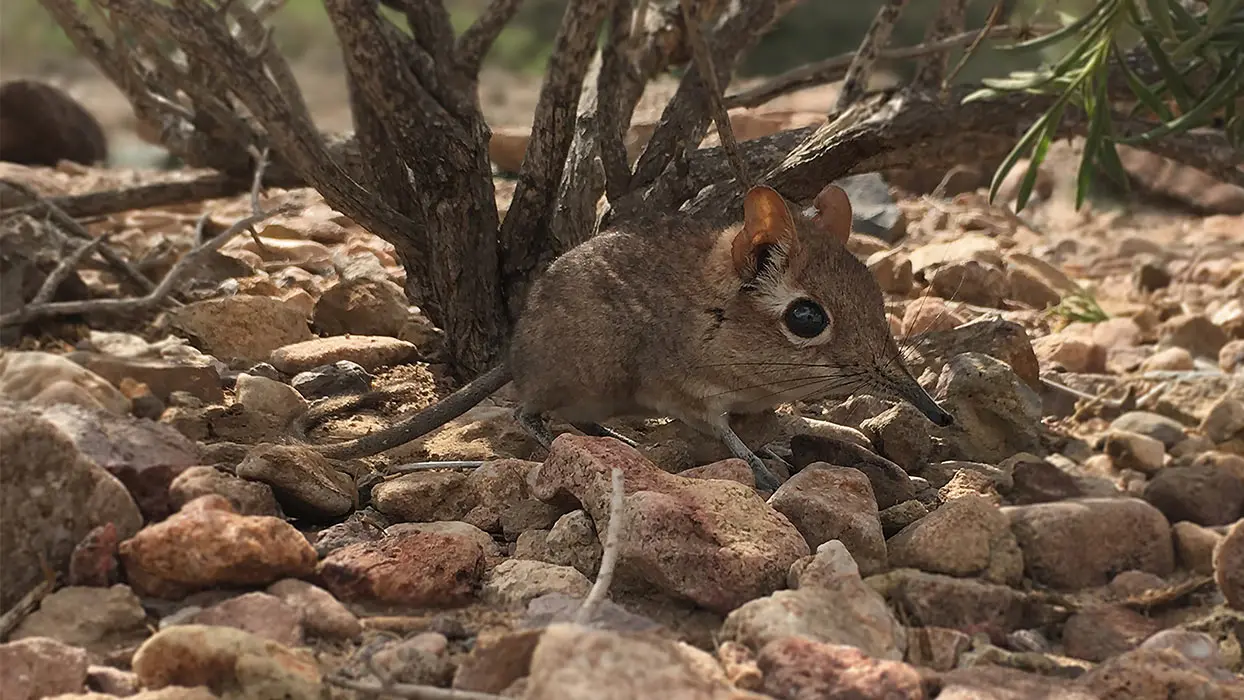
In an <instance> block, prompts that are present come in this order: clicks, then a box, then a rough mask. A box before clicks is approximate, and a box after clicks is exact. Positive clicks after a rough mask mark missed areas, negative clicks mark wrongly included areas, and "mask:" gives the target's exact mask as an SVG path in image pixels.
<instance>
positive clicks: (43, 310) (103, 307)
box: [0, 153, 294, 326]
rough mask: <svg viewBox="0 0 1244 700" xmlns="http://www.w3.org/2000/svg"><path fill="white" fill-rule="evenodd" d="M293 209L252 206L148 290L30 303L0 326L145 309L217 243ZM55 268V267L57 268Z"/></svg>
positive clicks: (259, 174) (258, 182) (258, 172)
mask: <svg viewBox="0 0 1244 700" xmlns="http://www.w3.org/2000/svg"><path fill="white" fill-rule="evenodd" d="M266 163H267V154H266V153H265V154H264V155H263V156H262V157H261V158H260V160H259V166H258V167H257V168H256V169H255V179H254V185H253V187H252V202H254V203H257V202H258V196H259V195H258V190H259V188H260V187H261V186H262V184H263V168H264V165H265V164H266ZM292 209H294V207H293V206H282V207H278V208H276V209H273V210H271V211H260V210H256V211H254V212H253V213H252V214H250V215H249V216H247V217H245V218H242V219H239V220H238V221H235V222H234V223H233V225H231V226H230V227H229V228H227V229H225V231H223V232H222V233H220V234H219V235H217V236H215V237H213V238H211V239H209V240H207V241H203V242H201V243H199V244H198V245H196V247H194V248H193V249H191V250H190V252H188V253H186V254H185V255H184V256H182V258H181V259H180V260H178V261H177V264H175V265H173V269H171V270H169V272H168V274H167V275H165V276H164V279H162V280H160V283H159V284H158V285H156V286H155V288H154V289H152V290H151V292H150V293H149V294H147V295H146V296H143V297H139V298H136V299H133V298H131V299H87V300H83V301H62V302H50V303H30V304H27V305H26V306H24V307H22V308H21V309H19V310H17V311H14V312H11V313H8V314H4V315H3V316H0V326H10V325H14V324H18V323H26V322H28V321H32V320H35V319H39V318H48V317H53V316H69V315H74V314H89V313H101V312H112V313H125V312H131V311H137V310H141V309H146V308H149V307H152V306H155V305H157V304H160V303H161V302H163V301H165V300H166V299H167V298H168V296H169V295H170V294H172V292H173V290H174V289H176V288H177V285H178V284H179V283H180V282H182V281H183V278H185V277H186V276H187V275H188V274H189V273H190V272H191V271H193V270H195V269H196V268H197V267H198V263H199V261H200V260H201V259H202V258H203V257H204V256H206V255H207V254H209V253H212V252H214V251H216V250H218V249H220V247H221V246H223V245H224V244H226V243H228V242H229V241H230V240H231V239H232V238H233V237H234V236H236V235H238V234H239V233H242V232H243V231H247V230H248V229H250V227H251V226H253V225H255V224H257V223H259V222H261V221H264V220H265V219H269V218H272V217H273V216H277V215H279V214H284V213H287V212H289V211H290V210H292ZM207 219H208V214H204V215H203V216H202V217H200V218H199V221H198V224H197V225H196V227H195V240H196V241H201V240H202V236H203V229H204V227H205V226H206V224H207ZM58 269H59V268H58Z"/></svg>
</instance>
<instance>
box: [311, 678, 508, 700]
mask: <svg viewBox="0 0 1244 700" xmlns="http://www.w3.org/2000/svg"><path fill="white" fill-rule="evenodd" d="M324 680H325V681H326V682H328V683H329V684H330V685H335V686H337V687H338V688H346V689H347V690H357V691H359V692H360V693H367V694H370V695H378V696H384V695H389V696H392V697H395V698H408V700H505V698H503V697H502V696H500V695H493V694H492V693H479V692H475V691H473V690H454V689H453V688H438V687H437V686H434V685H413V684H410V683H391V684H389V685H384V684H382V683H381V682H380V681H359V680H354V679H353V678H346V677H345V676H342V675H340V674H332V675H329V676H326V677H325V678H324Z"/></svg>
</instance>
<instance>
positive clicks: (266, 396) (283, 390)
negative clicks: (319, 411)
mask: <svg viewBox="0 0 1244 700" xmlns="http://www.w3.org/2000/svg"><path fill="white" fill-rule="evenodd" d="M234 386H235V389H234V390H235V391H236V392H237V402H238V403H239V404H241V405H242V406H243V407H244V408H245V409H246V410H248V411H252V412H254V413H260V414H264V415H268V416H271V417H272V418H274V419H275V420H276V421H277V422H278V423H280V424H282V425H284V424H286V423H289V422H290V421H292V420H293V419H294V418H297V417H298V416H300V415H302V414H303V413H305V412H306V411H307V401H306V399H304V398H302V395H301V394H299V393H298V391H297V390H295V389H294V388H293V387H292V386H290V385H288V384H285V383H283V382H278V381H275V380H272V379H268V378H267V377H259V376H256V375H253V374H245V373H243V374H239V375H238V378H237V383H236V384H235V385H234Z"/></svg>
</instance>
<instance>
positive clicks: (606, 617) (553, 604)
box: [523, 593, 665, 632]
mask: <svg viewBox="0 0 1244 700" xmlns="http://www.w3.org/2000/svg"><path fill="white" fill-rule="evenodd" d="M581 607H583V598H582V597H574V596H568V595H565V594H563V593H549V594H547V595H542V596H540V597H538V598H535V599H533V600H532V601H531V602H530V603H528V604H527V612H526V614H525V615H524V616H523V626H524V627H547V626H549V625H552V624H555V623H558V622H573V621H574V620H575V618H576V617H577V615H578V612H579V609H580V608H581ZM584 624H587V625H588V626H589V627H592V628H594V629H600V630H613V631H614V632H661V631H663V630H665V627H664V626H662V625H661V624H660V623H658V622H656V621H654V620H653V619H651V618H648V617H644V616H643V615H636V614H634V613H631V612H628V611H627V609H626V608H624V607H622V606H621V605H618V604H617V603H614V602H613V601H611V600H609V599H608V598H606V599H604V600H602V601H600V605H599V606H598V607H597V608H596V609H595V612H594V613H593V614H592V616H591V617H590V618H589V619H588V620H587V621H586V622H585V623H584Z"/></svg>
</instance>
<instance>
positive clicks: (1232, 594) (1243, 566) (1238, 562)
mask: <svg viewBox="0 0 1244 700" xmlns="http://www.w3.org/2000/svg"><path fill="white" fill-rule="evenodd" d="M1214 581H1216V582H1217V583H1218V590H1220V591H1222V596H1223V597H1224V598H1226V599H1227V605H1230V606H1231V607H1233V608H1235V609H1236V610H1244V520H1241V521H1239V522H1237V523H1236V524H1235V525H1233V526H1232V527H1231V529H1230V530H1228V531H1227V536H1226V537H1224V538H1222V541H1221V542H1219V543H1218V546H1217V547H1215V548H1214Z"/></svg>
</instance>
